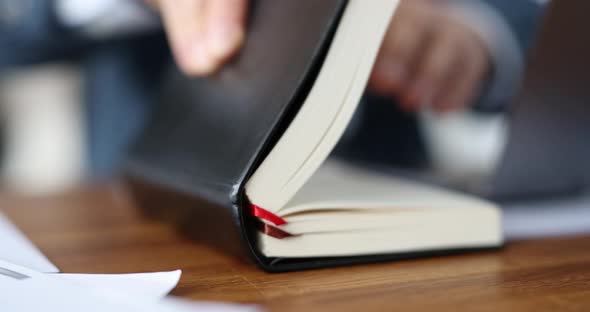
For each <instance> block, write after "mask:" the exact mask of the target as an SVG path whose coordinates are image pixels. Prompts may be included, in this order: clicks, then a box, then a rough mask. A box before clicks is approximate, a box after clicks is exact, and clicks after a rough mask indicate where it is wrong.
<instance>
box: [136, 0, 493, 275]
mask: <svg viewBox="0 0 590 312" xmlns="http://www.w3.org/2000/svg"><path fill="white" fill-rule="evenodd" d="M397 4H398V1H390V0H375V1H372V2H371V3H370V5H368V4H367V2H364V1H361V0H349V1H338V0H326V1H321V2H317V1H313V0H303V1H283V2H281V1H270V0H267V1H258V2H256V4H255V6H254V7H253V8H252V13H251V21H250V25H249V28H248V32H249V33H248V36H247V41H246V44H245V46H244V48H243V49H242V51H241V52H240V54H239V55H238V57H237V58H236V59H235V60H234V61H233V62H232V63H230V64H229V65H228V66H226V67H224V68H223V69H222V70H221V71H220V72H219V73H218V74H217V75H215V76H214V77H211V78H207V79H190V78H187V77H184V76H182V75H181V74H180V73H178V72H173V73H171V75H170V77H169V79H168V84H167V85H166V87H165V88H164V90H163V93H162V102H164V103H161V105H159V106H158V108H157V110H156V112H155V113H154V115H153V119H152V120H151V121H150V123H149V124H148V126H147V127H146V128H145V131H144V132H143V133H142V134H141V136H140V138H139V139H138V141H137V144H135V146H134V148H133V149H132V150H131V152H130V156H129V158H128V160H127V162H126V164H125V172H126V180H127V182H128V185H129V186H130V189H131V192H132V195H133V197H134V198H135V199H136V200H137V201H138V203H139V205H140V206H141V207H143V208H144V210H145V211H146V212H148V213H150V214H152V215H156V216H158V217H160V218H166V219H168V220H170V221H172V222H174V223H176V224H178V225H179V226H180V227H181V228H182V229H184V230H185V232H186V233H188V234H190V235H192V236H193V237H195V238H197V239H199V240H202V241H204V242H207V243H209V244H211V246H214V247H216V248H221V249H224V250H226V251H229V252H235V253H240V254H244V253H246V254H248V255H249V256H250V258H251V259H252V260H253V261H254V262H255V263H257V264H258V265H259V266H260V267H261V268H263V269H264V270H266V271H269V272H277V271H289V270H300V269H308V268H318V267H326V266H333V265H343V264H353V263H363V262H374V261H383V260H390V259H396V258H401V257H409V256H415V255H419V254H432V253H439V252H448V251H455V250H464V249H472V248H488V247H494V246H498V245H500V244H501V243H502V235H501V228H500V213H499V210H498V209H497V207H495V206H494V205H493V204H492V203H489V202H487V201H484V200H481V199H477V198H475V197H471V196H467V195H462V194H458V193H454V192H450V191H447V190H443V189H440V188H436V187H433V186H428V185H424V184H420V183H417V182H412V181H409V180H405V179H402V178H399V177H397V178H396V177H393V176H391V175H386V174H383V173H379V172H375V171H370V170H367V169H362V168H355V167H352V166H351V165H348V164H345V163H343V162H338V161H335V160H332V159H328V160H326V159H327V158H328V156H329V154H330V152H331V151H332V149H333V148H334V146H335V145H336V143H337V142H338V141H339V139H340V137H341V136H342V134H343V132H344V131H345V129H346V126H347V125H348V123H349V121H350V119H351V117H352V115H353V113H354V111H355V109H356V106H357V105H358V102H359V100H360V97H361V96H362V94H363V91H364V89H365V85H366V82H367V79H368V77H369V74H370V72H371V69H372V66H373V62H374V60H375V58H376V55H377V53H378V50H379V47H380V44H381V41H382V39H383V36H384V34H385V31H386V29H387V27H388V25H389V22H390V20H391V18H392V16H394V12H395V9H396V7H397Z"/></svg>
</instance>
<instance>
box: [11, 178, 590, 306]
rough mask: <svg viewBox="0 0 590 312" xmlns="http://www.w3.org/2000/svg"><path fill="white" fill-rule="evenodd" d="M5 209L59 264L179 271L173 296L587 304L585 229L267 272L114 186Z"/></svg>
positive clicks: (335, 302)
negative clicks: (499, 244)
mask: <svg viewBox="0 0 590 312" xmlns="http://www.w3.org/2000/svg"><path fill="white" fill-rule="evenodd" d="M0 210H2V211H3V212H5V213H6V214H7V215H8V216H9V217H10V218H11V219H12V220H13V222H14V223H16V224H17V225H18V226H19V227H20V228H21V229H22V230H23V231H24V232H25V233H26V234H27V235H28V236H29V238H30V239H32V240H33V241H34V242H35V244H37V246H39V247H40V248H41V250H42V251H43V252H44V253H45V254H46V255H47V256H48V257H49V258H50V259H51V260H52V261H53V262H54V263H55V264H56V265H57V266H58V267H59V268H60V269H61V270H62V271H63V272H85V273H126V272H142V271H160V270H173V269H177V268H181V269H182V270H183V275H182V279H181V281H180V284H179V286H178V287H177V288H176V290H175V291H174V292H173V294H174V295H177V296H182V297H188V298H193V299H206V300H224V301H235V302H256V303H261V304H263V305H265V306H267V307H268V308H269V309H270V310H271V311H274V310H276V311H291V310H292V311H300V310H303V309H305V310H306V312H309V311H316V310H317V311H359V310H366V311H370V310H391V309H393V308H396V309H401V310H426V309H432V310H436V311H447V310H448V311H455V310H457V308H459V307H460V308H462V309H465V310H474V309H478V310H482V309H483V310H490V311H503V310H519V311H520V310H525V311H526V310H531V311H532V310H534V311H542V310H547V311H555V310H568V311H569V310H574V311H577V310H585V311H588V310H590V236H578V237H569V238H554V239H545V240H531V241H522V242H513V243H510V244H508V245H507V246H506V247H505V248H504V249H502V250H499V251H486V252H480V253H472V254H463V255H455V256H445V257H439V258H424V259H415V260H406V261H397V262H390V263H383V264H373V265H362V266H352V267H342V268H334V269H323V270H313V271H305V272H294V273H283V274H267V273H264V272H261V271H259V270H258V269H257V268H256V267H255V266H254V265H251V264H248V263H246V262H242V261H241V260H239V259H236V258H232V257H229V256H226V255H224V254H221V253H219V252H218V251H216V250H214V249H212V248H210V247H208V246H205V245H202V244H200V243H199V242H195V241H192V240H189V239H187V238H185V237H184V236H183V235H182V234H179V233H178V232H177V231H175V230H174V229H173V228H171V227H169V226H167V225H163V224H160V223H158V222H155V221H153V220H148V219H145V218H144V217H142V216H141V213H140V212H139V211H138V210H137V209H136V207H134V206H133V204H132V203H131V202H130V201H129V200H128V199H127V197H126V193H125V191H124V189H122V188H120V187H116V186H114V184H113V185H98V186H92V187H86V188H83V189H79V190H76V191H72V192H70V193H67V194H62V195H59V196H52V197H39V198H27V197H20V196H15V195H10V194H4V195H1V196H0Z"/></svg>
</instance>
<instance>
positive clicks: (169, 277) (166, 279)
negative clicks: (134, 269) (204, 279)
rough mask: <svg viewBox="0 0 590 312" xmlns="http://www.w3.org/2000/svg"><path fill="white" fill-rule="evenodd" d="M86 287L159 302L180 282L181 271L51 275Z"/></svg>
mask: <svg viewBox="0 0 590 312" xmlns="http://www.w3.org/2000/svg"><path fill="white" fill-rule="evenodd" d="M50 275H53V276H54V277H57V278H63V279H67V280H69V281H72V282H75V283H79V284H81V285H83V286H86V287H93V288H99V289H108V290H109V291H115V292H129V293H133V294H134V295H137V296H144V297H146V299H147V298H149V299H154V300H158V299H160V298H163V297H164V296H166V295H167V294H168V293H169V292H170V291H172V289H174V287H176V285H177V284H178V281H179V280H180V275H181V271H180V270H176V271H170V272H153V273H130V274H69V273H59V274H50Z"/></svg>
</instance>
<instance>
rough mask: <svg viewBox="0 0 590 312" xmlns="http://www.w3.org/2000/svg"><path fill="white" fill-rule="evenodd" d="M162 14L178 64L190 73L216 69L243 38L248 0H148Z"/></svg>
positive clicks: (239, 44) (200, 74)
mask: <svg viewBox="0 0 590 312" xmlns="http://www.w3.org/2000/svg"><path fill="white" fill-rule="evenodd" d="M146 1H148V2H149V3H150V4H151V5H152V6H153V7H155V8H156V9H158V10H159V11H160V13H161V15H162V19H163V22H164V27H165V29H166V33H167V35H168V41H169V42H170V46H171V48H172V52H173V54H174V58H175V60H176V63H177V64H178V66H179V67H180V69H181V70H182V71H184V72H185V73H186V74H188V75H191V76H202V75H207V74H211V73H213V72H215V71H216V70H217V69H219V67H220V66H221V65H223V63H224V62H226V61H227V60H228V59H229V58H230V57H231V56H233V55H234V54H235V53H236V52H237V51H238V49H239V48H240V46H241V45H242V43H243V41H244V33H245V23H246V12H247V8H248V3H247V2H248V1H247V0H146Z"/></svg>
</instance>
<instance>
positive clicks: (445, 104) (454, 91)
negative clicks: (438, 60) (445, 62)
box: [435, 48, 489, 112]
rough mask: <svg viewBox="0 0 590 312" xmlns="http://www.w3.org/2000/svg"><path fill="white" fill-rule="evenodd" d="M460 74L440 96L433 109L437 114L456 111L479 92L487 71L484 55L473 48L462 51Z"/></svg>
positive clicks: (470, 101) (471, 100)
mask: <svg viewBox="0 0 590 312" xmlns="http://www.w3.org/2000/svg"><path fill="white" fill-rule="evenodd" d="M463 51H465V53H464V54H463V55H462V57H461V59H462V60H463V62H462V64H461V66H460V68H461V69H462V70H461V73H460V74H458V75H455V76H456V79H455V80H454V83H453V84H451V85H450V86H449V87H448V88H447V92H445V93H444V94H442V95H441V96H440V98H439V100H438V102H437V105H436V107H435V109H436V110H437V111H439V112H447V111H451V110H457V109H460V108H463V107H466V106H467V105H469V104H471V103H472V102H473V101H474V100H475V98H476V97H477V95H478V94H479V93H480V91H481V87H482V82H483V78H484V77H485V75H486V73H487V70H488V69H489V65H488V63H487V62H488V61H487V58H486V55H485V53H482V51H480V50H478V49H474V48H467V49H464V50H463Z"/></svg>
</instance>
